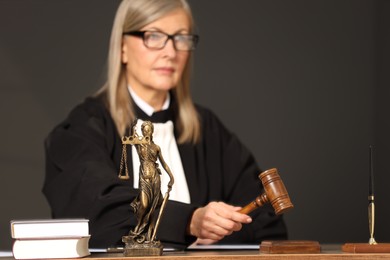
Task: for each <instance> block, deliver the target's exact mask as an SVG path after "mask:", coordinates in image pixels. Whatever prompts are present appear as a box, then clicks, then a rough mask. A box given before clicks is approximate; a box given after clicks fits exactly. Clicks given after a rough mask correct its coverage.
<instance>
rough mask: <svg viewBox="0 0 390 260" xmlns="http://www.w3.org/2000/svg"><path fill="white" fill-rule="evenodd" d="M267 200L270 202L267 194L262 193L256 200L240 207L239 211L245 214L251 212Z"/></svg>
mask: <svg viewBox="0 0 390 260" xmlns="http://www.w3.org/2000/svg"><path fill="white" fill-rule="evenodd" d="M267 202H268V198H267V195H265V194H261V195H260V196H258V197H257V198H256V199H255V200H254V201H252V202H250V203H249V204H248V205H246V206H245V207H243V208H242V209H240V210H239V211H238V212H240V213H243V214H249V213H251V212H252V211H254V210H255V209H257V208H258V207H260V206H262V205H264V204H265V203H267Z"/></svg>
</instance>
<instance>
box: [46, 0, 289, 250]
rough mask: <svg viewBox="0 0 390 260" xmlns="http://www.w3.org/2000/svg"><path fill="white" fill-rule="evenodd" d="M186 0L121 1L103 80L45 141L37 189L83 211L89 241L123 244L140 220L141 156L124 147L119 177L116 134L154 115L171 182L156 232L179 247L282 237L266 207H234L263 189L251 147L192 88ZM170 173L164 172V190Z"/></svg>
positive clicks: (67, 214) (60, 207)
mask: <svg viewBox="0 0 390 260" xmlns="http://www.w3.org/2000/svg"><path fill="white" fill-rule="evenodd" d="M193 28H194V24H193V19H192V14H191V10H190V7H189V5H188V3H187V2H186V0H123V1H122V2H121V3H120V5H119V8H118V10H117V13H116V16H115V21H114V25H113V29H112V34H111V40H110V48H109V57H108V66H107V80H106V83H105V84H104V86H103V87H102V88H101V89H100V90H99V91H98V93H96V94H95V95H93V96H91V97H88V98H86V99H85V101H84V102H82V103H81V104H79V105H78V106H76V107H75V108H74V109H73V110H72V112H71V113H70V114H69V116H68V117H67V118H66V119H65V120H64V121H63V122H62V123H60V124H59V125H58V126H57V127H55V129H53V131H52V132H51V133H50V134H49V135H48V137H47V139H46V141H45V150H46V176H45V182H44V187H43V193H44V195H45V196H46V198H47V200H48V202H49V204H50V207H51V210H52V216H53V217H54V218H73V217H83V218H87V219H89V220H90V233H91V240H90V246H91V247H95V248H96V247H108V246H115V245H122V242H121V239H122V236H125V235H127V234H128V232H129V231H130V230H131V229H132V228H134V227H135V226H136V224H137V220H136V217H135V214H134V212H133V209H132V208H131V206H130V204H131V202H132V201H133V200H134V199H135V198H136V196H137V195H138V193H139V190H138V180H139V172H138V169H139V161H138V159H137V156H136V152H135V151H134V150H133V151H132V150H129V152H128V163H129V171H130V178H129V180H121V179H119V178H118V172H119V166H120V159H121V153H122V143H121V137H122V136H124V135H126V133H128V132H129V127H130V125H131V123H132V122H133V121H134V119H135V118H138V119H139V120H138V121H139V123H140V124H141V123H142V122H143V121H146V120H148V121H151V122H153V124H154V141H155V143H156V144H158V145H159V146H160V147H161V151H162V154H163V156H164V159H165V161H166V163H167V164H168V165H169V167H170V168H171V170H172V173H173V175H174V178H175V184H174V185H173V187H172V191H171V193H170V200H169V201H168V203H167V205H166V208H165V211H164V215H163V216H162V219H161V222H160V225H159V229H158V231H157V239H159V240H161V241H162V242H163V243H164V244H171V245H175V246H178V247H186V246H188V245H189V244H191V243H193V242H196V243H198V244H212V243H260V242H261V241H262V240H264V239H285V238H286V237H287V231H286V227H285V224H284V221H283V219H282V217H280V216H276V215H275V214H274V212H273V209H272V208H271V207H270V206H264V207H261V208H259V209H257V210H256V211H254V212H252V213H251V214H250V215H246V214H242V213H239V212H237V211H238V210H239V209H240V206H243V205H245V204H247V203H248V202H250V201H251V200H253V199H254V198H255V197H256V196H258V195H259V194H260V192H261V189H262V187H261V183H260V181H259V180H258V177H257V176H258V174H259V173H260V169H259V168H258V166H257V164H256V162H255V160H254V158H253V156H252V154H251V153H250V152H249V151H248V150H247V148H246V147H244V146H243V144H242V143H241V142H240V141H239V139H238V138H237V136H235V135H234V134H233V133H232V132H230V131H229V130H228V129H226V127H225V126H224V125H223V123H222V122H221V121H220V120H219V119H218V118H217V116H216V115H215V114H214V113H213V112H212V111H210V110H209V109H207V108H205V107H202V106H199V105H197V104H194V103H193V101H192V99H191V96H190V89H189V83H190V71H191V67H190V65H191V56H192V55H193V50H194V49H195V47H196V45H197V42H198V36H197V35H195V34H194V29H193ZM168 182H169V179H165V180H164V175H161V183H162V192H163V194H164V189H167V184H168Z"/></svg>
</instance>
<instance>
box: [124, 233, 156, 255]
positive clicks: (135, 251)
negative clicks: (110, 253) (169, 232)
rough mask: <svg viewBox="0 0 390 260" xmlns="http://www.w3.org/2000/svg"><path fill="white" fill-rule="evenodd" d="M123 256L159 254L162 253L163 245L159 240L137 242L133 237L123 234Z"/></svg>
mask: <svg viewBox="0 0 390 260" xmlns="http://www.w3.org/2000/svg"><path fill="white" fill-rule="evenodd" d="M122 242H124V243H125V248H124V251H123V255H124V256H160V255H162V253H163V246H162V244H161V242H160V241H144V242H142V243H138V242H137V241H136V240H134V237H131V236H124V237H122Z"/></svg>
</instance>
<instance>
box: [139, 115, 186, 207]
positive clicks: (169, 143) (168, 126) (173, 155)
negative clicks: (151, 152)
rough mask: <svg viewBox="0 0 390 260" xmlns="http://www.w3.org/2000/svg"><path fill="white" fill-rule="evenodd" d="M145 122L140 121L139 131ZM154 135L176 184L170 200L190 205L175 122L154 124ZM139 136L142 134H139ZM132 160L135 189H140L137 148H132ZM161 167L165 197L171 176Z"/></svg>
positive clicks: (162, 188) (162, 189)
mask: <svg viewBox="0 0 390 260" xmlns="http://www.w3.org/2000/svg"><path fill="white" fill-rule="evenodd" d="M143 122H144V121H142V120H140V119H138V122H137V129H141V125H142V123H143ZM153 126H154V133H153V141H154V143H155V144H157V145H158V146H160V148H161V153H162V157H163V158H164V161H165V162H166V163H167V164H168V166H169V168H170V169H171V172H172V174H173V177H174V179H175V182H174V184H173V186H172V190H171V192H170V193H169V199H170V200H175V201H179V202H184V203H190V202H191V199H190V193H189V190H188V185H187V180H186V177H185V175H184V169H183V164H182V162H181V158H180V154H179V150H178V148H177V144H176V140H175V137H174V135H173V122H172V121H168V122H166V123H153ZM138 135H141V133H139V132H138ZM132 159H133V172H134V175H133V176H134V183H133V185H134V188H138V182H139V166H140V162H139V157H138V154H137V151H136V149H135V147H134V146H133V147H132ZM159 165H160V170H161V192H162V194H163V196H164V195H165V193H166V191H167V187H168V182H169V175H168V174H167V173H166V171H165V170H164V168H163V167H162V166H161V163H160V164H159Z"/></svg>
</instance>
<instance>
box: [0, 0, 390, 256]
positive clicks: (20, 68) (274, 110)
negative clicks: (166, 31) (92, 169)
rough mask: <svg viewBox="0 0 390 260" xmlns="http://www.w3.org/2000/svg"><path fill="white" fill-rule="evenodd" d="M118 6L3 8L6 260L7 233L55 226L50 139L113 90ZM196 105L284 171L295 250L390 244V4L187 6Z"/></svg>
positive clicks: (234, 2)
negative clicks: (370, 202)
mask: <svg viewBox="0 0 390 260" xmlns="http://www.w3.org/2000/svg"><path fill="white" fill-rule="evenodd" d="M118 3H119V1H118V0H115V1H114V0H82V1H80V0H0V84H1V88H0V116H1V117H0V118H1V121H2V124H1V127H0V143H1V145H0V165H1V181H0V202H1V203H0V204H1V211H0V212H1V213H0V249H10V247H11V242H12V241H11V238H10V233H9V221H10V220H11V219H21V218H23V219H24V218H47V217H50V210H49V208H48V205H47V203H46V201H45V199H44V197H43V196H42V194H41V187H42V183H43V177H44V154H43V140H44V138H45V136H46V135H47V133H48V132H49V131H50V130H51V129H52V128H53V127H54V126H55V125H56V124H57V123H59V122H60V121H61V120H63V119H64V118H65V116H66V115H67V113H68V112H69V110H70V109H71V108H72V107H74V106H75V105H76V104H77V103H79V102H80V101H82V100H83V99H84V97H86V96H87V95H89V94H91V93H93V92H94V91H96V90H97V89H98V88H99V87H100V85H101V83H102V80H103V78H104V77H103V71H104V66H105V60H106V53H107V48H108V38H109V34H110V29H111V25H112V20H113V16H114V13H115V10H116V7H117V5H118ZM190 3H191V5H192V7H193V11H194V14H195V19H196V22H197V25H198V26H197V31H198V33H199V34H200V35H201V40H200V45H199V48H198V49H197V50H196V53H195V69H194V77H193V85H192V92H193V96H194V99H195V100H196V102H198V103H201V104H203V105H205V106H208V107H210V108H212V109H213V110H214V111H215V112H216V113H217V114H218V115H219V117H220V118H221V119H222V121H223V122H224V123H225V124H226V125H227V126H228V127H229V128H230V129H231V130H232V131H233V132H235V133H236V134H237V135H238V136H240V138H241V140H242V141H243V142H244V143H245V144H246V145H247V146H248V147H249V148H250V149H251V150H252V151H253V153H254V155H255V157H256V159H257V161H258V162H259V164H260V166H261V167H262V168H263V169H267V168H271V167H277V168H278V169H279V173H280V175H281V177H282V179H283V180H284V182H285V185H286V187H287V189H288V191H289V193H290V196H291V198H292V200H293V202H294V204H295V209H294V210H293V211H291V212H289V213H288V214H286V215H285V219H286V222H287V224H288V228H289V231H290V238H291V239H305V240H317V241H319V242H321V243H344V242H366V241H368V237H369V234H368V221H367V195H368V147H369V144H375V160H374V161H375V180H376V202H377V203H376V207H377V215H376V217H377V218H376V238H377V241H380V242H386V241H387V242H389V241H390V232H389V231H390V224H389V222H388V220H389V219H390V210H389V208H388V206H387V205H388V204H387V203H386V199H388V198H389V195H390V191H389V189H388V185H387V183H389V178H390V177H389V174H388V172H389V166H388V157H389V153H390V138H389V133H390V123H389V109H390V105H389V102H388V99H389V97H390V93H389V92H390V91H389V86H388V85H389V83H390V78H389V73H388V71H389V69H390V68H389V66H390V64H389V58H390V53H389V44H390V37H389V25H390V20H389V19H390V18H389V15H388V14H389V11H390V1H389V0H343V1H340V0H267V1H265V0H240V1H239V0H190Z"/></svg>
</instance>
